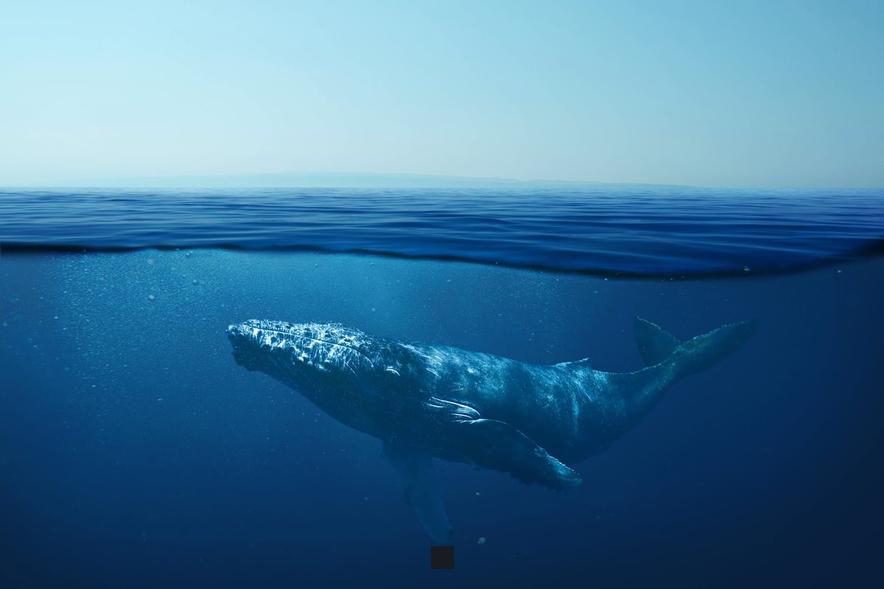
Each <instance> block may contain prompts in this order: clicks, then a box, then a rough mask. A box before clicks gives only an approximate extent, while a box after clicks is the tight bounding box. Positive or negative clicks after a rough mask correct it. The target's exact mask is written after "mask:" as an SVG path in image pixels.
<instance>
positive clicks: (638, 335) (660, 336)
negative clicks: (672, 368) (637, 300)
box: [633, 317, 681, 366]
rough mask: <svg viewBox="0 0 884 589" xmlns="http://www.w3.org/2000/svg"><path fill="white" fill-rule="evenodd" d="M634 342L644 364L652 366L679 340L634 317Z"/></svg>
mask: <svg viewBox="0 0 884 589" xmlns="http://www.w3.org/2000/svg"><path fill="white" fill-rule="evenodd" d="M633 329H634V330H635V343H636V344H637V345H638V352H639V354H641V357H642V360H644V361H645V366H654V365H656V364H659V363H660V362H662V361H663V360H665V359H666V358H668V357H669V356H670V355H671V354H672V352H674V351H675V348H677V347H678V344H680V343H681V342H680V341H679V339H678V338H677V337H675V336H674V335H672V334H671V333H669V332H668V331H666V330H665V329H663V328H662V327H660V326H659V325H657V324H656V323H651V322H650V321H646V320H645V319H642V318H641V317H636V318H635V324H634V327H633Z"/></svg>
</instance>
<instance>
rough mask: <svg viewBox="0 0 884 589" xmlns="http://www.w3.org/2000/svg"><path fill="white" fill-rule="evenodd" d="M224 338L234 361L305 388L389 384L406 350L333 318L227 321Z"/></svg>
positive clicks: (307, 391)
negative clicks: (227, 341)
mask: <svg viewBox="0 0 884 589" xmlns="http://www.w3.org/2000/svg"><path fill="white" fill-rule="evenodd" d="M227 337H228V338H229V339H230V343H231V344H232V346H233V356H234V358H235V359H236V361H237V363H238V364H240V365H241V366H243V367H244V368H247V369H248V370H254V371H260V372H264V373H267V374H269V375H270V376H272V377H274V378H276V379H278V380H280V381H283V382H284V383H286V384H288V385H290V386H293V387H295V388H297V389H299V390H301V392H304V393H309V392H311V390H315V389H321V388H328V387H330V386H331V387H334V389H335V390H338V391H345V390H347V391H353V390H355V389H363V388H366V387H371V388H372V389H377V388H379V387H380V386H388V385H387V383H386V381H389V380H390V379H391V377H392V376H394V375H395V376H398V375H399V372H398V367H399V366H400V365H401V362H402V355H403V354H407V353H408V350H406V349H404V348H402V347H401V346H398V345H395V344H390V343H388V342H387V341H386V340H383V339H380V338H374V337H371V336H369V335H366V334H365V333H363V332H361V331H359V330H358V329H353V328H349V327H344V326H343V325H340V324H337V323H288V322H285V321H268V320H262V319H252V320H250V321H245V322H243V323H236V324H234V325H230V326H229V327H228V328H227ZM379 381H384V382H383V383H381V382H379ZM305 389H307V390H305Z"/></svg>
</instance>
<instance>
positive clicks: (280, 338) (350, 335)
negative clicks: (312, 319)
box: [227, 319, 374, 373]
mask: <svg viewBox="0 0 884 589" xmlns="http://www.w3.org/2000/svg"><path fill="white" fill-rule="evenodd" d="M227 331H228V333H230V334H231V335H233V336H240V337H245V338H246V339H247V340H249V341H251V342H252V343H253V344H254V345H257V346H258V348H260V349H269V350H285V351H289V352H291V358H292V359H293V360H294V361H296V362H299V363H302V364H306V365H308V366H313V367H315V368H317V369H319V370H322V371H328V370H329V369H331V368H342V369H345V370H348V371H350V372H352V373H355V372H356V366H358V365H360V364H363V363H367V364H368V365H369V366H373V365H374V363H373V362H372V360H371V358H369V357H368V356H367V355H366V354H364V353H363V352H361V351H360V348H361V347H362V346H363V344H364V343H366V342H367V341H368V337H367V336H366V335H365V334H364V333H363V332H361V331H359V330H357V329H352V328H347V327H344V326H342V325H339V324H335V323H287V322H284V321H265V320H255V319H253V320H250V321H246V322H245V323H241V324H239V325H231V326H230V327H228V329H227Z"/></svg>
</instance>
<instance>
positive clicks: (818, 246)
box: [0, 187, 884, 276]
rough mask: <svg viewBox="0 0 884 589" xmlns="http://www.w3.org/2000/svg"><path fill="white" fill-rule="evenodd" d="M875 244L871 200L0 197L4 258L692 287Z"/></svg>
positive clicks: (211, 193) (218, 194)
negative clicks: (329, 259) (365, 260)
mask: <svg viewBox="0 0 884 589" xmlns="http://www.w3.org/2000/svg"><path fill="white" fill-rule="evenodd" d="M882 240H884V191H882V190H852V191H771V190H767V191H761V190H710V189H696V188H634V187H631V188H625V187H619V188H611V187H604V188H601V187H600V188H581V189H579V190H577V189H564V190H563V189H544V190H540V189H530V190H517V189H513V190H499V189H470V190H466V189H463V190H450V189H449V190H442V189H419V190H415V189H410V190H409V189H385V190H378V189H371V190H369V189H362V190H360V189H320V188H313V189H259V190H258V189H254V190H243V189H237V190H232V189H229V190H200V191H194V190H187V191H180V190H128V189H127V190H123V189H94V190H83V189H77V190H60V189H53V190H35V189H27V190H22V189H5V190H0V246H2V247H3V248H7V249H13V250H15V249H57V250H71V249H90V250H93V249H94V250H125V249H141V248H148V247H159V248H174V247H180V248H195V247H228V248H242V249H292V250H310V251H326V252H361V253H372V254H380V255H393V256H402V257H417V258H434V259H452V260H463V261H470V262H478V263H486V264H499V265H506V266H514V267H527V268H538V269H546V270H553V271H562V272H582V273H595V274H610V275H624V276H697V275H709V274H744V273H748V272H751V273H755V274H757V273H776V272H788V271H793V270H798V269H802V268H807V267H811V266H816V265H819V264H822V263H826V262H828V261H831V260H833V259H844V258H845V257H852V256H856V255H860V254H866V253H869V252H880V251H882Z"/></svg>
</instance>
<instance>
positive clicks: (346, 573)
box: [0, 188, 884, 587]
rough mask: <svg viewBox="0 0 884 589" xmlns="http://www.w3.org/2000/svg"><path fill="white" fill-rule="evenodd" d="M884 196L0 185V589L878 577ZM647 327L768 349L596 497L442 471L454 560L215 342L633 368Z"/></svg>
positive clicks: (607, 481)
mask: <svg viewBox="0 0 884 589" xmlns="http://www.w3.org/2000/svg"><path fill="white" fill-rule="evenodd" d="M741 199H742V200H741ZM323 203H324V204H323ZM882 203H884V199H882V196H881V195H880V194H876V193H874V192H871V191H867V192H860V193H850V194H846V193H844V194H842V193H838V194H835V193H825V194H823V193H814V194H798V193H789V194H786V193H776V194H773V193H760V192H759V193H745V192H731V193H711V192H704V191H700V190H690V191H682V192H680V191H679V190H678V189H674V188H673V189H665V190H658V191H654V190H651V189H642V190H637V189H636V190H633V191H629V190H626V189H620V192H616V191H615V192H614V193H611V194H608V193H606V192H604V190H603V189H601V188H600V189H599V190H598V191H597V192H592V191H585V192H554V193H553V192H550V193H538V192H531V193H515V192H510V193H494V194H491V193H489V192H487V191H486V192H469V191H462V192H460V193H458V194H449V195H448V196H447V197H446V196H444V195H441V194H440V193H437V192H426V191H423V192H416V193H414V194H413V195H412V196H411V198H410V199H409V196H408V194H407V191H394V192H369V191H362V192H359V191H356V192H353V191H351V193H345V192H343V191H318V192H317V191H313V192H308V191H289V192H288V193H286V192H285V191H281V190H280V191H254V192H249V193H232V192H231V193H221V192H212V193H187V194H179V193H175V192H171V191H170V192H165V193H149V192H143V191H110V190H105V191H79V192H73V191H67V192H58V191H40V192H34V191H25V192H22V191H9V190H7V191H5V192H3V193H2V194H0V215H2V216H0V244H2V245H0V510H2V513H0V586H2V587H118V586H125V587H199V586H205V587H292V586H297V587H341V586H343V587H346V586H368V587H374V586H378V587H421V586H427V587H447V586H455V585H456V586H461V587H473V586H486V587H487V586H504V587H537V586H575V585H580V586H590V585H594V586H612V585H617V586H648V585H650V584H652V583H653V584H654V585H658V586H659V585H662V586H746V585H750V584H751V585H756V586H775V585H780V586H781V585H788V586H792V585H797V584H802V585H809V586H832V585H836V584H845V583H848V584H857V583H859V582H864V583H867V584H870V585H874V584H876V583H877V582H880V581H881V580H882V579H881V577H882V573H881V572H880V567H879V565H878V564H877V562H878V558H879V554H880V550H881V547H882V541H881V532H880V530H881V529H882V524H884V517H882V516H884V508H882V506H881V501H880V497H881V496H882V492H884V472H882V469H881V464H882V458H884V453H882V449H884V439H882V435H884V434H882V432H884V428H882V422H884V386H882V383H884V356H882V352H884V306H882V305H881V301H882V300H884V257H882V256H880V251H881V248H880V242H881V238H882V236H884V220H882V219H884V207H882ZM639 221H640V222H639ZM222 246H225V247H222ZM369 252H370V253H369ZM372 254H377V255H372ZM636 316H641V317H644V318H647V319H649V320H651V321H654V322H656V323H658V324H660V325H661V326H663V327H665V328H666V329H668V330H669V331H671V332H672V333H674V334H675V335H677V336H678V337H682V338H688V337H691V336H694V335H697V334H700V333H704V332H706V331H708V330H710V329H713V328H715V327H718V326H719V325H722V324H725V323H730V322H734V321H739V320H746V319H751V320H755V321H757V324H758V330H757V333H756V334H755V336H754V337H753V338H752V339H750V340H749V341H748V342H747V343H746V344H745V345H744V346H743V347H742V348H741V349H739V350H738V351H736V352H735V353H734V354H732V355H731V356H730V357H728V358H727V359H725V360H724V361H723V362H721V363H720V364H718V365H716V366H714V367H712V368H710V369H709V370H706V371H704V372H702V373H700V374H697V375H695V376H692V377H690V378H688V379H685V380H683V381H681V382H679V383H677V384H676V385H675V386H673V387H672V388H671V389H670V390H669V391H668V392H667V393H666V395H665V397H664V398H663V399H662V400H661V401H660V402H659V403H658V404H657V405H656V406H655V407H654V408H653V410H652V411H650V413H649V414H648V415H647V416H646V417H645V418H644V419H643V420H642V421H641V422H640V423H639V424H638V425H637V426H636V427H635V428H634V429H633V430H632V431H629V432H627V433H626V434H624V435H623V436H622V437H621V438H620V439H619V440H617V441H616V442H615V443H614V444H613V445H612V446H611V447H610V448H609V449H607V450H606V451H604V452H603V453H601V454H599V455H597V456H594V457H591V458H588V459H586V460H584V461H582V462H579V463H578V464H575V465H573V466H574V468H576V469H577V470H578V471H579V472H580V473H581V475H582V477H583V483H582V485H580V486H579V487H577V488H574V489H570V490H567V491H551V490H547V489H545V488H542V487H540V486H537V485H525V484H523V483H520V482H519V481H516V480H514V479H513V478H512V477H510V476H508V475H506V474H503V473H500V472H495V471H488V470H479V469H474V468H472V467H470V466H467V465H464V464H460V463H448V462H444V461H437V478H438V479H439V481H440V483H441V487H442V492H443V495H444V497H445V501H446V504H447V508H448V513H449V516H450V518H451V521H452V524H453V526H454V530H455V531H454V544H455V547H456V568H455V569H454V570H431V569H430V568H429V546H430V541H429V539H428V538H427V536H426V534H425V533H424V531H423V530H422V529H421V527H420V525H419V523H418V521H417V519H416V518H415V517H414V514H413V513H412V511H411V509H410V508H409V506H408V505H407V504H406V502H405V500H404V498H403V490H402V486H401V483H400V481H399V480H398V478H397V476H396V473H395V471H394V469H393V467H392V466H390V465H389V463H388V461H387V460H386V458H385V456H384V455H383V453H382V451H381V444H380V442H378V441H377V440H375V439H374V438H371V437H368V436H366V435H364V434H362V433H359V432H357V431H355V430H353V429H350V428H348V427H346V426H344V425H342V424H341V423H339V422H337V421H335V420H334V419H332V418H331V417H329V416H328V415H326V414H324V413H322V412H321V411H320V410H319V409H318V408H316V407H315V406H313V405H312V404H311V403H310V402H309V401H308V400H307V399H306V398H304V397H302V396H301V395H299V394H298V393H296V392H295V391H293V390H291V389H290V388H287V387H286V386H284V385H282V384H280V383H279V382H277V381H275V380H272V379H271V378H269V377H268V376H266V375H264V374H261V373H257V372H249V371H246V370H244V369H243V368H242V367H241V366H238V365H237V364H236V362H235V361H234V358H233V357H232V354H231V346H230V343H229V342H228V339H227V337H226V335H225V329H226V328H227V326H228V325H229V324H231V323H234V322H238V321H243V320H246V319H251V318H267V319H281V320H288V321H334V322H340V323H343V324H346V325H350V326H354V327H358V328H360V329H363V330H365V331H366V332H369V333H372V334H376V335H379V336H383V337H388V338H393V339H397V340H404V341H414V342H427V343H438V344H447V345H453V346H458V347H461V348H464V349H467V350H473V351H481V352H488V353H492V354H496V355H500V356H505V357H509V358H513V359H516V360H520V361H524V362H531V363H538V364H551V363H556V362H562V361H567V360H576V359H580V358H584V357H589V358H590V359H591V361H592V364H593V366H594V367H596V368H599V369H604V370H609V371H631V370H636V369H638V368H640V367H641V366H642V360H641V357H640V356H639V353H638V350H637V348H636V344H635V342H634V340H633V321H634V318H635V317H636Z"/></svg>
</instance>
